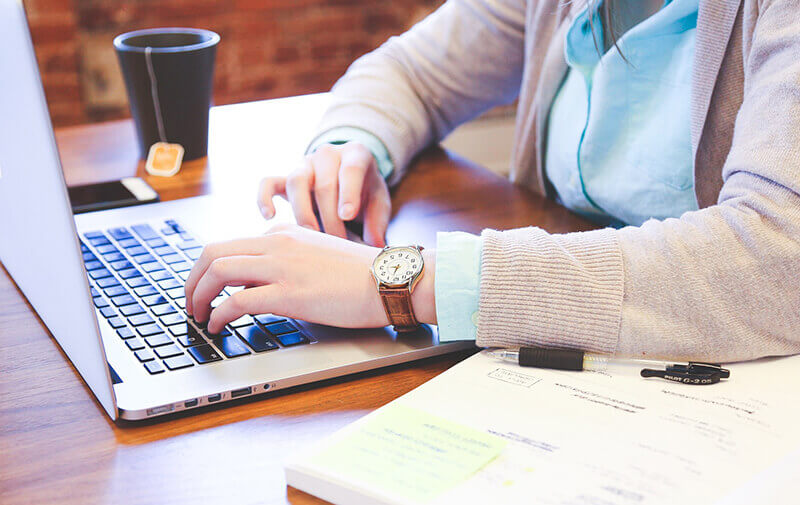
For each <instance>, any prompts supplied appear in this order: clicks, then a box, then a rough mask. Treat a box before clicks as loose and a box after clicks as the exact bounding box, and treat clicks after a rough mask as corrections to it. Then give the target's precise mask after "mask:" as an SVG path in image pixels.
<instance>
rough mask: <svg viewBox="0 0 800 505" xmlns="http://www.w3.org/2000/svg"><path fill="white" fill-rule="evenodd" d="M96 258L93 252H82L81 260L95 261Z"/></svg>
mask: <svg viewBox="0 0 800 505" xmlns="http://www.w3.org/2000/svg"><path fill="white" fill-rule="evenodd" d="M96 260H97V256H95V255H94V254H93V253H90V252H85V253H83V261H96ZM87 270H88V268H87Z"/></svg>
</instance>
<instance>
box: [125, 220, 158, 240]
mask: <svg viewBox="0 0 800 505" xmlns="http://www.w3.org/2000/svg"><path fill="white" fill-rule="evenodd" d="M131 230H133V233H135V234H137V235H139V238H141V239H142V240H149V239H151V238H159V237H158V233H156V231H155V230H154V229H153V228H152V227H151V226H150V225H149V224H135V225H133V226H131Z"/></svg>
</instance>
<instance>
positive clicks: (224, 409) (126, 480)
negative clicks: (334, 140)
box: [0, 95, 591, 505]
mask: <svg viewBox="0 0 800 505" xmlns="http://www.w3.org/2000/svg"><path fill="white" fill-rule="evenodd" d="M327 100H328V98H327V96H326V95H313V96H307V97H296V98H291V99H283V100H273V101H267V102H254V103H250V104H241V105H235V106H226V107H219V108H215V109H213V110H212V119H211V132H210V151H209V157H208V158H207V159H203V160H198V161H193V162H189V163H185V164H184V167H183V169H182V171H181V173H180V174H179V175H177V176H175V177H173V178H167V179H165V178H156V177H150V176H146V175H145V174H144V171H143V167H142V163H141V162H140V161H139V160H138V156H137V150H136V143H135V137H134V131H133V126H132V123H131V122H130V121H119V122H113V123H106V124H101V125H91V126H80V127H73V128H66V129H63V130H60V131H58V132H57V135H56V137H57V141H58V144H59V147H60V150H61V154H62V159H63V165H64V171H65V175H66V178H67V181H68V182H69V183H70V184H77V183H86V182H95V181H100V180H108V179H115V178H119V177H123V176H128V175H132V174H138V175H140V176H143V177H145V179H147V180H148V182H149V183H150V184H151V185H152V186H153V187H155V188H156V190H157V191H158V192H159V193H160V194H161V196H162V198H163V199H164V200H169V199H175V198H182V197H187V196H192V195H198V194H204V193H208V192H211V191H214V192H223V193H224V192H228V191H229V192H234V191H238V192H241V191H243V188H246V189H247V191H251V194H247V195H246V197H247V198H252V197H253V195H254V191H255V188H254V187H253V188H250V187H249V186H254V185H255V183H256V181H257V180H258V178H259V177H261V176H264V175H268V174H276V173H286V172H287V171H288V170H290V169H291V168H292V167H293V166H294V163H295V162H296V161H297V160H298V159H299V157H300V154H301V153H302V150H303V147H304V146H305V143H306V142H307V141H308V137H309V136H310V134H311V132H312V131H313V126H314V124H315V123H316V120H317V119H318V118H319V116H320V115H321V114H322V112H323V111H324V109H325V107H326V104H327ZM393 199H394V216H395V217H394V218H393V222H392V225H391V227H390V230H389V233H388V238H389V241H390V243H402V242H403V241H409V240H413V241H417V242H420V243H423V244H427V245H434V244H435V232H436V230H465V231H470V232H479V231H480V230H481V229H482V228H484V227H493V228H513V227H520V226H526V225H531V224H533V225H537V226H541V227H542V228H545V229H546V230H548V231H551V232H564V231H571V230H585V229H589V228H590V227H591V225H589V224H588V223H586V222H585V221H583V220H581V219H579V218H578V217H576V216H575V215H573V214H571V213H569V212H567V211H565V210H564V209H563V208H561V207H559V206H557V205H555V204H554V203H552V202H550V201H546V200H544V199H542V198H539V197H537V196H534V195H533V194H531V193H529V192H526V191H524V190H522V189H519V188H517V187H514V186H512V185H511V184H509V183H508V182H507V181H506V180H505V179H502V178H500V177H498V176H496V175H494V174H492V173H489V172H488V171H486V170H484V169H482V168H480V167H478V166H475V165H474V164H471V163H469V162H467V161H465V160H463V159H460V158H457V157H455V156H453V155H451V154H449V153H447V152H444V151H442V150H441V149H438V148H432V149H429V150H428V151H426V152H425V153H423V155H422V156H420V158H419V159H418V160H417V161H416V162H415V163H414V165H413V167H412V169H411V171H410V173H409V175H408V177H407V178H406V179H405V180H404V182H403V183H402V184H401V185H400V186H399V187H398V188H396V190H395V191H394V195H393ZM7 218H8V217H6V216H2V217H0V219H7ZM0 240H2V237H0ZM0 346H2V353H0V503H2V504H3V505H12V504H23V503H24V504H29V503H31V504H32V503H35V504H42V503H76V504H78V503H80V504H89V503H113V504H119V505H121V504H129V503H130V504H144V503H163V504H179V503H180V504H183V503H186V504H192V505H195V504H198V503H225V504H248V503H270V504H272V503H286V502H291V503H320V501H319V500H317V499H316V498H314V497H312V496H309V495H307V494H305V493H302V492H300V491H297V490H295V489H292V488H288V489H287V487H286V483H285V480H284V475H283V467H282V462H283V461H284V459H285V458H286V457H288V456H289V455H291V454H292V453H294V452H295V451H296V450H298V449H299V448H301V447H303V446H305V445H307V444H309V443H313V442H314V441H315V440H318V439H319V438H321V437H324V436H326V435H328V434H329V433H332V432H333V431H334V430H336V429H338V428H340V427H342V426H344V425H346V424H348V423H350V422H352V421H355V420H356V419H358V418H360V417H361V416H363V415H365V414H367V413H368V412H370V411H371V410H373V409H375V408H378V407H380V406H382V405H384V404H386V403H387V402H389V401H391V400H393V399H395V398H397V397H398V396H400V395H402V394H404V393H406V392H408V391H409V390H411V389H413V388H415V387H417V386H419V385H420V384H422V383H423V382H425V381H427V380H428V379H430V378H432V377H434V376H435V375H437V374H439V373H441V372H442V371H444V370H446V369H447V368H448V367H450V366H452V365H453V364H454V363H456V362H457V361H458V360H459V359H462V358H463V357H464V355H460V356H447V357H441V358H435V359H429V360H426V361H423V362H417V363H414V364H407V365H401V366H397V367H393V368H391V369H384V370H380V371H373V372H368V373H363V374H359V375H357V376H350V377H346V378H341V379H337V380H332V381H327V382H324V383H319V384H315V385H311V386H303V387H300V388H296V389H294V390H290V391H280V392H276V393H275V394H273V395H268V396H264V395H262V396H261V397H257V398H254V399H246V400H243V401H238V402H236V403H229V404H225V406H220V407H216V408H214V407H212V408H208V409H206V410H202V411H199V412H197V413H196V414H193V415H183V416H178V417H171V418H165V419H161V420H156V421H150V422H145V423H143V424H131V423H125V422H120V423H117V424H115V423H112V422H111V421H109V419H108V418H107V417H106V415H105V414H104V412H103V411H102V409H101V407H100V406H99V404H98V403H97V402H96V401H95V399H94V396H93V395H92V393H91V391H90V390H89V389H88V388H87V387H86V386H85V384H84V383H83V381H82V380H81V379H80V376H79V375H78V374H77V372H76V371H75V369H74V368H73V367H72V365H71V364H70V362H69V361H68V360H67V359H66V357H65V355H64V354H63V353H62V352H61V350H60V348H59V347H58V345H57V344H56V342H55V341H54V340H53V339H52V338H51V337H50V335H49V333H48V331H47V329H46V328H45V327H44V326H43V325H42V323H41V321H40V320H39V319H38V317H37V316H36V314H35V313H34V312H33V311H32V310H31V307H30V305H28V303H27V302H26V301H25V299H24V298H23V296H22V295H21V294H20V292H19V291H18V290H17V288H16V287H15V285H14V284H13V282H12V281H11V279H10V278H9V277H8V275H7V274H6V272H5V271H4V270H0Z"/></svg>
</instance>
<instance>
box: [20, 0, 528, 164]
mask: <svg viewBox="0 0 800 505" xmlns="http://www.w3.org/2000/svg"><path fill="white" fill-rule="evenodd" d="M442 3H443V1H442V0H403V1H401V2H392V1H380V0H379V1H376V0H24V4H25V7H26V9H27V13H28V22H29V23H30V27H31V33H32V36H33V41H34V45H35V47H36V55H37V58H38V61H39V67H40V71H41V74H42V80H43V82H44V88H45V93H46V95H47V101H48V106H49V108H50V114H51V117H52V120H53V124H54V126H56V127H60V126H70V125H77V124H84V123H91V122H97V121H107V120H112V119H119V118H125V117H128V116H129V111H128V104H127V97H126V94H125V85H124V83H123V81H122V76H121V74H120V70H119V65H118V63H117V57H116V54H115V53H114V48H113V46H112V44H111V42H112V40H113V38H114V37H115V36H116V35H118V34H120V33H123V32H126V31H130V30H137V29H142V28H154V27H163V26H186V27H194V28H207V29H210V30H213V31H215V32H217V33H219V34H220V35H221V37H222V42H221V43H220V45H219V48H218V53H217V63H216V69H215V82H214V102H215V104H216V105H223V104H229V103H238V102H246V101H252V100H263V99H268V98H279V97H285V96H292V95H300V94H307V93H318V92H323V91H328V90H329V89H330V88H331V86H332V85H333V83H334V82H336V80H337V79H338V78H339V77H340V76H341V75H342V74H343V73H344V72H345V70H346V69H347V67H348V66H349V64H350V63H351V62H352V61H353V60H355V59H356V58H358V57H359V56H361V55H362V54H364V53H367V52H369V51H371V50H372V49H374V48H376V47H378V46H379V45H380V44H381V43H382V42H384V41H385V40H386V39H387V38H389V37H390V36H392V35H397V34H400V33H402V32H404V31H406V30H407V29H408V28H410V27H411V26H412V25H413V24H414V23H416V22H417V21H419V20H420V19H422V18H423V17H425V16H426V15H427V14H428V13H430V12H432V11H433V10H435V9H436V8H437V7H438V6H439V5H441V4H442ZM512 129H513V108H512V107H504V108H500V109H497V110H495V111H492V112H491V113H489V114H487V115H486V116H485V117H483V118H481V119H480V120H478V121H474V122H473V123H472V124H470V125H465V126H464V127H462V128H460V129H459V130H458V131H457V132H456V133H454V134H453V135H451V137H449V138H448V139H447V141H446V142H445V145H446V146H447V147H449V148H450V149H453V150H455V151H456V152H458V153H459V154H462V155H464V156H466V157H467V158H470V159H472V160H473V161H476V162H478V163H481V164H483V165H485V166H489V167H490V168H492V169H494V170H497V171H499V172H503V171H505V170H506V169H507V166H508V158H509V154H510V145H511V144H510V142H511V137H512V135H511V131H512ZM478 139H480V141H479V142H476V141H477V140H478Z"/></svg>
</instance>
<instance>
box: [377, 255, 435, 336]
mask: <svg viewBox="0 0 800 505" xmlns="http://www.w3.org/2000/svg"><path fill="white" fill-rule="evenodd" d="M424 270H425V262H424V261H423V260H422V247H420V246H417V245H411V246H402V247H389V246H386V247H384V248H383V250H382V251H381V252H380V253H378V256H376V257H375V260H374V261H373V262H372V268H370V271H371V272H372V275H373V276H374V277H375V282H376V284H377V285H378V293H379V294H380V296H381V301H382V302H383V309H384V310H385V311H386V316H387V317H388V318H389V322H390V323H391V324H392V326H394V331H397V332H406V331H413V330H415V329H417V327H418V326H419V322H418V321H417V318H416V317H415V316H414V308H413V307H412V306H411V293H412V292H413V291H414V286H416V284H417V281H419V280H420V279H421V278H422V274H423V272H424Z"/></svg>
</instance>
